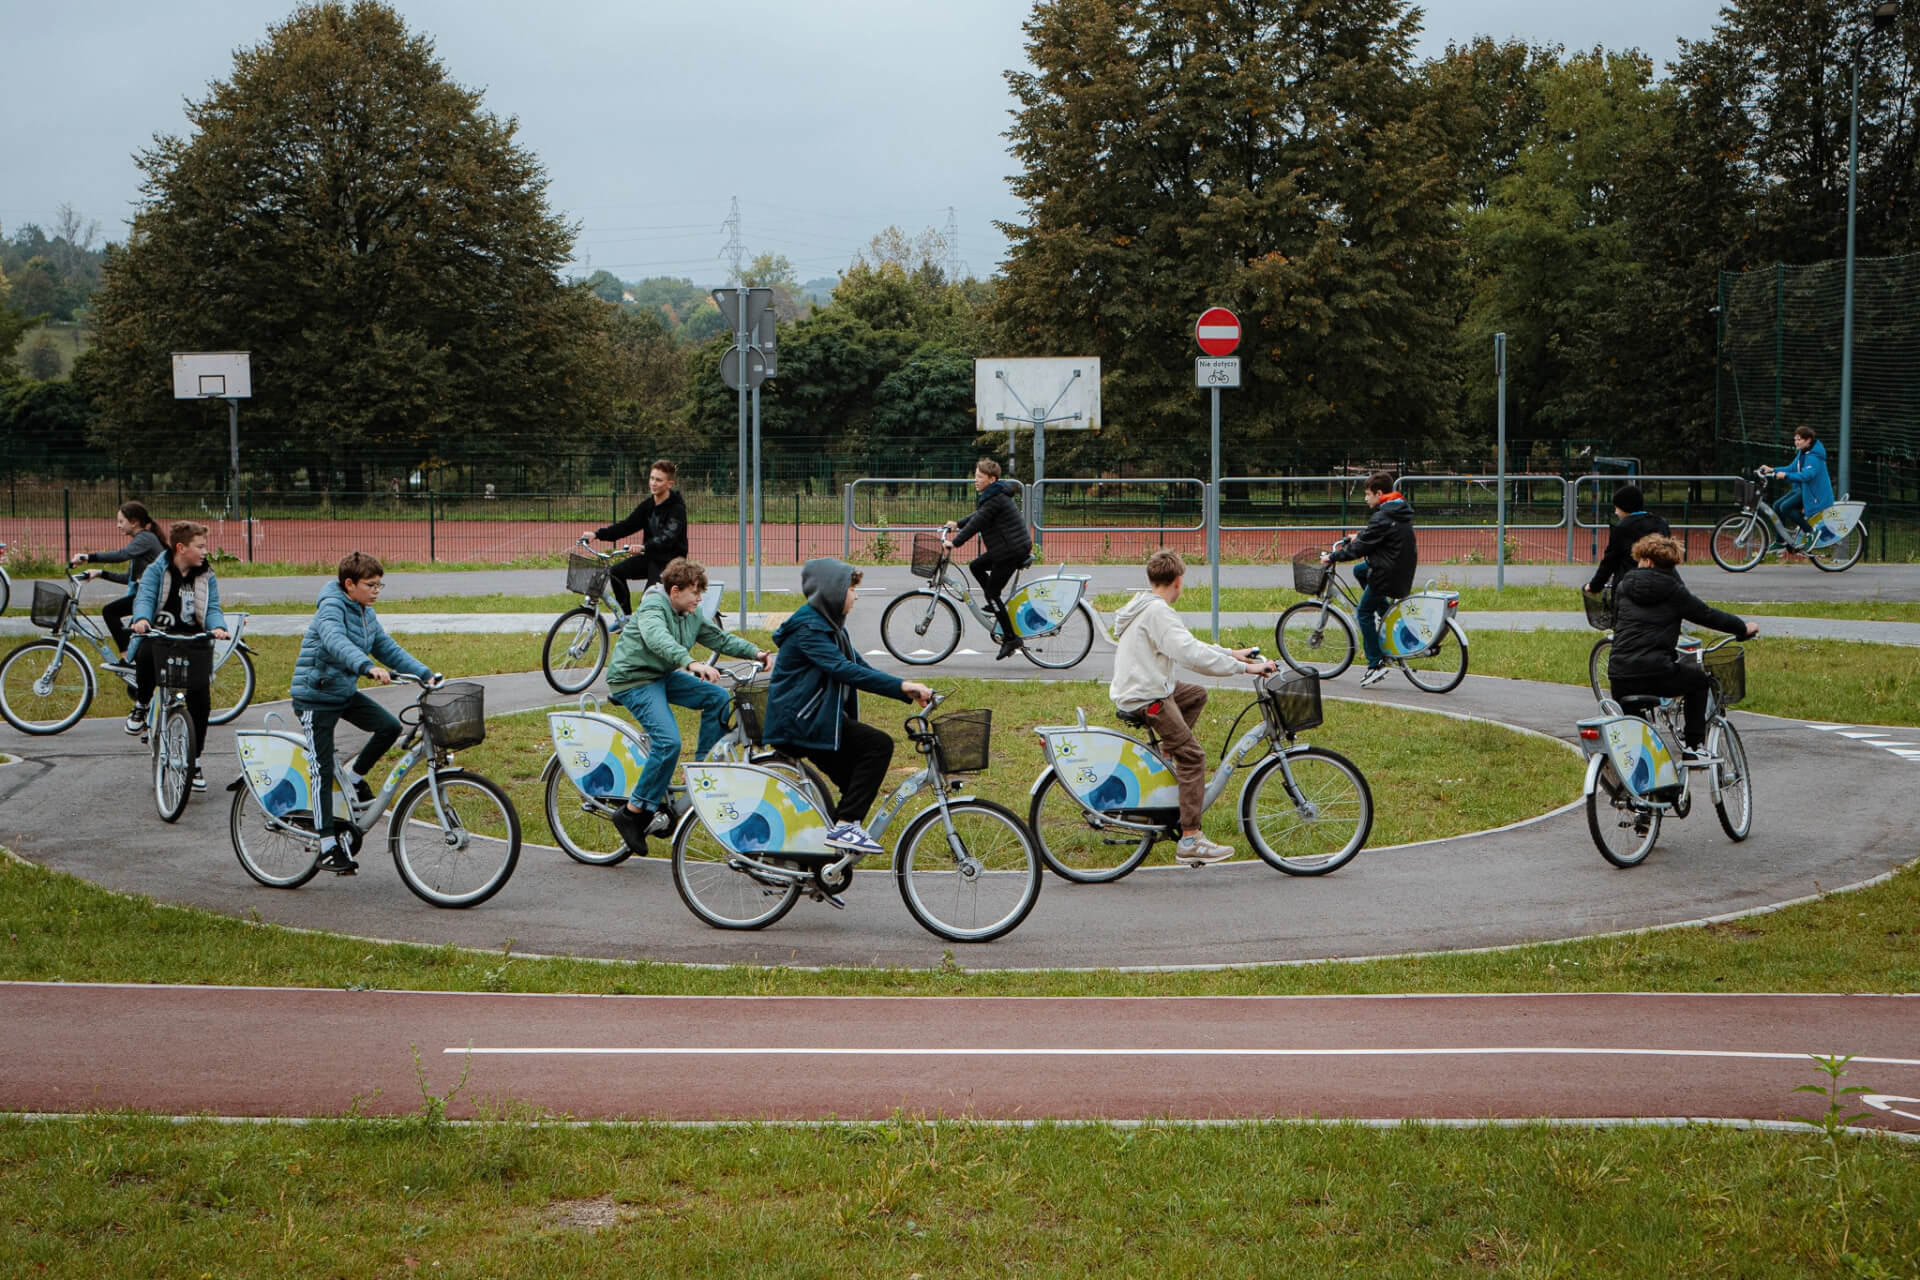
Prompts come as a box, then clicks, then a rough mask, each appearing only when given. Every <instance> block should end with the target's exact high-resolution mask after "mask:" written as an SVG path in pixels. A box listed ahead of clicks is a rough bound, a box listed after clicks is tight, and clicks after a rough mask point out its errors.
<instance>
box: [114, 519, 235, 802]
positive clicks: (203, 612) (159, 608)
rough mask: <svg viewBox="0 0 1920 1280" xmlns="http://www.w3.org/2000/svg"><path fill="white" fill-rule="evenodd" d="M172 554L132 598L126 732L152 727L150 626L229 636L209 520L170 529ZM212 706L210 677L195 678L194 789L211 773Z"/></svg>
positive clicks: (156, 674)
mask: <svg viewBox="0 0 1920 1280" xmlns="http://www.w3.org/2000/svg"><path fill="white" fill-rule="evenodd" d="M167 548H168V550H167V554H165V555H163V556H161V557H160V558H159V559H157V560H155V561H154V562H153V563H152V564H150V565H148V566H147V571H146V572H145V573H143V574H141V575H140V587H139V590H138V591H136V592H135V593H134V598H133V622H132V624H131V625H130V626H129V628H128V629H129V630H130V631H132V633H133V635H132V638H131V639H129V640H128V641H127V661H128V662H129V663H131V664H132V665H133V669H134V681H133V683H134V692H133V710H132V711H131V712H130V713H129V714H128V715H127V732H128V733H141V732H143V731H145V729H146V727H147V707H148V706H149V704H151V703H152V701H153V691H154V689H155V687H156V686H158V685H159V683H160V668H159V664H158V663H157V661H156V660H155V658H154V656H153V650H152V649H151V648H149V647H148V646H146V645H144V644H141V643H140V638H141V637H142V636H144V635H147V634H148V633H149V632H153V631H162V632H166V633H167V634H169V635H177V636H190V635H196V634H198V633H200V632H202V631H206V632H211V633H212V634H213V637H214V638H215V639H216V640H225V639H226V638H227V615H226V614H225V613H223V612H221V609H220V582H219V580H218V579H217V578H215V577H214V574H213V568H212V566H211V565H209V564H208V563H207V526H205V525H203V524H199V523H197V522H195V521H192V520H180V521H176V522H175V523H174V525H173V527H172V528H170V529H168V530H167ZM211 711H212V692H211V690H209V689H208V687H207V682H206V681H205V680H200V679H195V680H194V682H193V685H192V687H190V688H189V689H188V690H187V719H189V720H191V721H192V722H193V774H192V779H193V789H194V790H195V791H205V790H206V789H207V777H206V774H204V773H203V772H201V769H200V749H201V748H202V747H204V746H205V745H206V743H207V716H208V715H209V714H210V713H211Z"/></svg>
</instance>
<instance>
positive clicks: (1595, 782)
mask: <svg viewBox="0 0 1920 1280" xmlns="http://www.w3.org/2000/svg"><path fill="white" fill-rule="evenodd" d="M1606 762H1607V757H1606V754H1605V753H1604V752H1602V753H1598V754H1595V755H1591V756H1588V757H1587V779H1586V782H1585V783H1583V784H1582V785H1581V787H1580V794H1581V795H1582V796H1590V795H1592V794H1593V792H1594V788H1596V787H1598V786H1599V785H1600V766H1602V765H1604V764H1605V763H1606Z"/></svg>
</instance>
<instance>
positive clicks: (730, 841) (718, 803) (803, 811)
mask: <svg viewBox="0 0 1920 1280" xmlns="http://www.w3.org/2000/svg"><path fill="white" fill-rule="evenodd" d="M686 774H687V796H688V798H689V799H691V800H692V801H693V808H694V812H696V813H697V814H699V815H700V821H701V822H703V823H705V824H706V827H707V830H709V831H711V832H713V834H714V837H715V838H716V839H718V840H719V841H720V843H721V844H722V845H724V846H725V847H726V848H727V850H728V851H729V852H731V853H739V854H745V855H747V856H748V857H754V856H757V855H760V854H783V853H801V854H834V855H835V856H838V851H837V850H835V849H833V848H831V847H829V846H828V844H827V820H826V815H824V814H822V813H821V812H820V811H819V810H818V809H816V808H814V805H813V801H812V800H811V799H810V798H809V797H808V796H807V794H806V792H804V791H802V790H801V789H800V788H799V787H797V786H795V785H794V784H793V783H791V782H789V781H787V780H786V779H785V778H782V777H780V776H779V775H778V774H776V773H773V772H771V771H769V770H766V769H762V768H759V767H758V766H755V765H749V764H715V763H712V762H708V763H705V764H697V765H691V764H690V765H688V766H687V770H686Z"/></svg>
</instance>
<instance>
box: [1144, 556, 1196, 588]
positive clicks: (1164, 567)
mask: <svg viewBox="0 0 1920 1280" xmlns="http://www.w3.org/2000/svg"><path fill="white" fill-rule="evenodd" d="M1186 571H1187V561H1186V557H1185V556H1182V555H1181V554H1180V553H1179V552H1178V551H1167V550H1160V551H1156V552H1154V553H1153V554H1152V555H1150V556H1148V557H1147V581H1148V582H1151V583H1152V584H1153V585H1154V586H1156V587H1164V586H1166V585H1167V584H1168V583H1169V582H1172V581H1173V580H1174V579H1176V578H1178V577H1180V576H1181V575H1182V574H1184V573H1186Z"/></svg>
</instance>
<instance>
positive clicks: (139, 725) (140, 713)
mask: <svg viewBox="0 0 1920 1280" xmlns="http://www.w3.org/2000/svg"><path fill="white" fill-rule="evenodd" d="M146 731H147V709H146V708H145V707H144V706H142V705H140V704H139V703H135V704H134V707H133V710H131V711H129V712H127V732H128V733H145V732H146Z"/></svg>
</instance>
